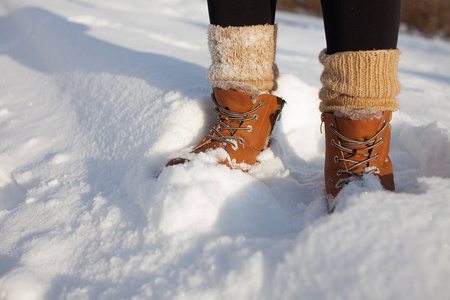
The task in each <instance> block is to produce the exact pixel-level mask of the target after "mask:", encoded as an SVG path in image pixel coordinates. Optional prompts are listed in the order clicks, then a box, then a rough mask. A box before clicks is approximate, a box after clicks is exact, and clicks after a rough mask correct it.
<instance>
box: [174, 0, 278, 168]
mask: <svg viewBox="0 0 450 300" xmlns="http://www.w3.org/2000/svg"><path fill="white" fill-rule="evenodd" d="M275 5H276V0H245V1H244V0H208V9H209V14H210V21H211V25H210V26H209V32H208V41H209V50H210V53H211V60H212V63H211V66H210V67H209V69H208V71H207V75H206V77H207V79H208V80H210V81H211V84H212V87H213V94H212V100H213V102H214V105H215V109H214V110H215V112H216V114H217V116H218V120H217V124H216V125H215V126H214V127H213V128H212V129H211V130H210V131H209V132H208V133H207V134H206V136H205V137H204V138H203V140H202V141H200V143H199V144H198V145H197V146H196V147H194V149H193V150H192V152H191V153H192V154H198V153H201V152H206V151H210V150H218V152H220V153H222V154H223V155H222V154H220V155H217V160H218V162H219V163H222V164H226V165H228V166H229V167H231V168H237V169H241V170H243V171H246V170H248V169H249V168H250V167H251V165H253V164H254V163H255V162H256V157H257V156H258V154H259V153H260V152H261V151H262V150H264V149H265V148H266V147H267V145H268V140H269V136H270V134H271V132H272V129H273V127H274V124H275V121H276V119H277V116H278V114H279V112H280V110H281V108H282V107H283V103H284V101H283V100H281V99H280V98H278V97H275V96H273V95H271V94H270V91H272V90H273V89H274V86H275V80H276V77H277V74H278V69H277V67H276V65H275V39H276V26H275V25H274V17H275ZM187 160H188V158H178V159H175V160H171V161H170V162H169V163H168V165H176V164H179V163H183V162H185V161H187Z"/></svg>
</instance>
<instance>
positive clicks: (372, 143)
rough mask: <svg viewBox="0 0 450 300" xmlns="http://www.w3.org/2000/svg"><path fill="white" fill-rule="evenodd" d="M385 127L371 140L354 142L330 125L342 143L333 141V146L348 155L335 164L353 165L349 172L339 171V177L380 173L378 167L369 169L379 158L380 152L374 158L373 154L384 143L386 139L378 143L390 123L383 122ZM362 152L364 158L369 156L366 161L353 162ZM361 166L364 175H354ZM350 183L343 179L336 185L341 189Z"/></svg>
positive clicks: (348, 169) (337, 159) (335, 159)
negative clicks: (353, 158)
mask: <svg viewBox="0 0 450 300" xmlns="http://www.w3.org/2000/svg"><path fill="white" fill-rule="evenodd" d="M383 123H384V124H383V127H382V128H381V129H380V130H379V131H378V132H377V133H376V134H375V135H374V136H373V137H371V138H370V139H368V140H366V141H358V140H353V139H350V138H348V137H345V136H344V135H342V134H341V133H340V132H339V131H337V130H336V128H335V127H334V125H333V124H330V129H331V131H332V132H333V133H334V134H335V135H336V136H338V137H339V139H340V141H341V142H340V143H337V142H336V141H335V140H334V139H332V140H331V144H332V145H333V146H334V147H336V148H338V149H339V150H341V151H343V152H345V153H347V154H346V155H344V157H343V158H340V157H338V156H335V157H334V162H335V163H339V162H345V163H348V164H352V166H351V167H349V168H347V170H344V169H339V170H338V171H337V175H338V176H340V175H341V174H347V175H349V176H355V175H357V176H361V175H362V174H370V173H373V174H378V173H379V169H378V168H377V167H369V162H371V161H372V160H375V159H377V158H378V157H379V154H378V152H377V153H375V155H373V156H372V157H371V156H370V155H371V152H372V149H374V148H375V147H377V146H379V145H380V144H382V143H383V142H384V138H383V137H381V138H380V140H379V141H378V142H376V140H377V138H378V137H379V136H380V135H381V134H382V133H383V132H384V131H385V130H386V128H387V126H388V122H387V121H386V120H384V122H383ZM354 147H358V148H360V147H365V148H363V149H352V148H354ZM361 150H362V152H363V153H362V155H363V156H367V158H366V159H364V160H362V161H356V160H352V159H351V157H352V156H354V155H356V154H357V153H361ZM359 166H361V167H363V168H364V172H363V173H358V174H355V173H353V171H354V170H355V169H356V168H358V167H359ZM346 182H348V179H342V180H339V181H338V183H337V184H336V187H338V188H339V187H341V186H342V185H343V184H344V183H346Z"/></svg>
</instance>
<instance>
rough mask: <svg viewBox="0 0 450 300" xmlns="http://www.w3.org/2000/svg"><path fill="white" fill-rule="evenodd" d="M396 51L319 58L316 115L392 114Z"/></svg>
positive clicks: (397, 84) (396, 88)
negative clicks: (372, 111) (369, 111)
mask: <svg viewBox="0 0 450 300" xmlns="http://www.w3.org/2000/svg"><path fill="white" fill-rule="evenodd" d="M399 55H400V51H399V50H398V49H395V50H373V51H348V52H338V53H335V54H331V55H328V54H326V49H325V50H323V51H322V52H321V53H320V55H319V60H320V62H321V63H322V64H323V65H324V70H323V73H322V76H321V77H320V81H321V82H322V85H323V87H322V89H321V90H320V92H319V98H320V100H322V101H321V103H320V111H321V112H335V111H339V110H360V109H369V108H371V109H376V110H379V111H388V110H389V111H395V110H397V109H398V108H399V103H398V101H397V99H396V98H395V97H396V96H397V95H398V93H400V89H401V86H400V82H399V81H398V78H397V67H398V60H399Z"/></svg>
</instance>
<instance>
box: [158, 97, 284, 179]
mask: <svg viewBox="0 0 450 300" xmlns="http://www.w3.org/2000/svg"><path fill="white" fill-rule="evenodd" d="M211 98H212V101H213V102H214V105H215V108H214V110H215V112H216V114H217V124H216V125H215V126H214V127H213V128H211V130H210V131H209V132H208V133H207V134H206V135H205V137H204V138H203V139H202V140H201V142H200V143H199V144H198V145H197V146H195V147H194V149H193V150H192V153H200V152H206V151H208V150H214V149H218V148H221V149H223V150H225V152H226V154H227V155H226V156H225V157H221V158H218V163H220V164H226V165H228V166H229V167H230V168H233V169H241V170H243V171H247V170H249V168H250V167H251V165H253V164H254V163H255V162H256V157H257V156H258V154H259V153H260V152H261V151H262V150H264V149H266V148H267V146H268V142H269V137H270V134H271V132H272V130H273V127H274V125H275V122H276V120H277V118H278V116H279V114H280V112H281V110H282V108H283V105H284V101H283V100H282V99H280V98H278V97H276V96H273V95H269V94H261V95H260V96H259V97H258V98H257V99H256V101H252V97H251V94H249V93H246V92H239V91H235V90H231V89H230V90H223V89H219V88H214V89H213V94H212V95H211ZM187 160H188V159H186V158H176V159H173V160H171V161H169V162H168V163H167V165H166V166H173V165H177V164H181V163H184V162H186V161H187Z"/></svg>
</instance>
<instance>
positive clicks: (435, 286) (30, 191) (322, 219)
mask: <svg viewBox="0 0 450 300" xmlns="http://www.w3.org/2000/svg"><path fill="white" fill-rule="evenodd" d="M277 22H278V24H279V39H278V53H277V62H278V65H279V68H280V71H281V78H280V81H279V90H278V92H277V93H278V94H279V95H280V96H282V97H283V98H285V99H286V101H287V102H288V104H287V105H286V107H285V110H284V113H283V117H282V119H281V121H280V122H279V123H278V124H277V127H276V129H275V131H274V137H273V140H272V144H271V148H270V149H269V150H267V151H265V152H263V153H262V154H261V156H260V163H259V164H258V165H256V166H255V167H254V168H253V169H252V170H251V172H250V173H248V174H244V173H242V172H240V171H236V170H229V169H228V168H227V167H224V166H217V165H215V164H214V163H213V162H211V159H210V158H209V157H207V156H199V158H198V160H195V161H192V162H189V163H186V164H185V165H180V166H176V167H171V168H167V169H164V170H163V171H162V173H161V174H160V176H159V177H158V178H156V174H157V173H158V172H159V171H160V170H161V168H162V167H163V165H164V164H165V163H166V161H167V160H168V158H169V157H172V156H173V155H174V153H175V154H176V153H177V152H179V151H182V149H183V148H185V147H188V146H192V145H193V144H195V143H196V141H197V140H198V139H199V138H200V137H201V136H202V135H203V134H204V133H205V132H206V131H207V130H208V129H209V127H210V126H211V125H212V124H213V123H214V121H215V116H214V114H212V103H211V102H210V100H209V93H210V86H209V82H208V81H206V80H205V71H206V68H207V67H208V65H209V62H210V61H209V54H208V49H207V44H206V31H207V26H208V16H207V8H206V2H205V1H203V0H189V1H186V0H152V1H139V0H127V1H120V0H108V1H94V0H71V1H69V0H67V1H63V0H20V1H19V0H17V1H13V0H0V139H1V140H0V299H8V300H9V299H11V300H13V299H14V300H15V299H408V300H412V299H449V297H450V296H449V295H450V285H449V284H448V282H449V281H450V230H449V228H450V156H449V150H450V134H449V128H450V114H449V112H450V97H449V96H448V95H450V59H449V58H450V43H449V42H448V41H443V40H440V39H425V38H422V37H420V36H414V35H409V34H401V35H400V39H399V48H400V49H401V50H402V52H403V54H402V56H401V62H400V67H399V75H400V81H401V83H402V85H403V90H402V93H401V94H400V96H399V100H400V101H401V104H402V108H401V110H400V111H399V112H396V113H395V114H394V120H393V122H392V125H393V138H392V149H391V158H392V160H393V162H394V169H395V176H396V185H397V193H390V192H386V191H383V190H382V189H381V187H380V184H379V183H378V182H377V181H376V180H374V178H372V177H370V176H369V177H367V178H366V184H365V186H364V188H362V187H359V186H357V185H349V186H348V187H347V188H346V189H345V190H344V191H343V192H342V193H341V195H340V196H339V197H341V200H342V201H341V203H340V205H339V206H338V207H337V210H336V212H335V213H334V214H333V215H328V214H327V213H326V205H325V198H324V187H323V181H322V180H323V179H322V176H323V171H322V168H323V151H324V149H323V136H322V135H321V134H320V131H319V127H320V114H319V112H318V109H317V107H318V99H317V92H318V89H319V87H320V83H319V75H320V72H321V70H322V67H321V65H320V64H319V62H318V61H317V55H318V53H319V51H320V50H321V49H322V48H324V46H325V39H324V34H323V27H322V21H321V20H320V19H317V18H311V17H305V16H296V15H292V14H287V13H279V14H278V15H277Z"/></svg>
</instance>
